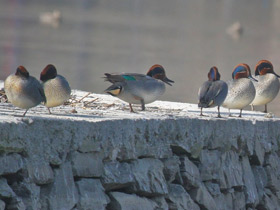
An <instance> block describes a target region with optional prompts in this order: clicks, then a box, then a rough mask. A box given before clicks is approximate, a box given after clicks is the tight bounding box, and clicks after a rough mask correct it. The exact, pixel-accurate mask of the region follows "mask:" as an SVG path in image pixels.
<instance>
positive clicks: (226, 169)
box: [220, 151, 244, 189]
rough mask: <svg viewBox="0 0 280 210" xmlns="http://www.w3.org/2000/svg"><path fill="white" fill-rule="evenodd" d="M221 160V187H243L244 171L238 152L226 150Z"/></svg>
mask: <svg viewBox="0 0 280 210" xmlns="http://www.w3.org/2000/svg"><path fill="white" fill-rule="evenodd" d="M221 161H222V162H221V174H222V176H221V180H220V186H221V189H230V188H232V187H233V188H242V187H243V186H244V183H243V171H242V166H241V163H240V161H239V156H238V154H237V153H236V152H234V151H228V152H225V153H224V154H222V159H221Z"/></svg>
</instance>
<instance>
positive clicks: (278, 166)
mask: <svg viewBox="0 0 280 210" xmlns="http://www.w3.org/2000/svg"><path fill="white" fill-rule="evenodd" d="M265 165H266V167H265V171H266V174H267V179H268V182H267V186H268V187H269V188H270V189H271V190H272V192H277V191H279V189H280V177H279V174H280V158H279V156H278V155H277V154H276V153H272V154H270V155H268V157H267V158H266V160H265Z"/></svg>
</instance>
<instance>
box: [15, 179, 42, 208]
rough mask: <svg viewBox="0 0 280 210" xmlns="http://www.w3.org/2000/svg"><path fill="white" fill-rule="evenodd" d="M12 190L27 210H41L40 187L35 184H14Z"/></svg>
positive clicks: (24, 182)
mask: <svg viewBox="0 0 280 210" xmlns="http://www.w3.org/2000/svg"><path fill="white" fill-rule="evenodd" d="M12 188H13V190H14V192H15V193H16V195H17V196H19V197H20V199H21V200H22V202H23V203H24V206H25V207H26V208H27V209H41V203H40V187H38V186H37V185H36V184H34V183H28V182H26V181H23V182H19V183H18V182H14V183H13V185H12Z"/></svg>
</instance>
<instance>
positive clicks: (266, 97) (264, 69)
mask: <svg viewBox="0 0 280 210" xmlns="http://www.w3.org/2000/svg"><path fill="white" fill-rule="evenodd" d="M255 76H256V79H257V80H258V82H253V84H254V86H255V88H256V96H255V99H254V100H253V101H252V103H251V106H252V110H254V106H260V105H264V106H265V109H264V112H265V113H267V104H268V103H269V102H271V101H272V100H273V99H274V98H275V97H276V96H277V94H278V92H279V87H280V85H279V80H278V78H279V77H280V76H279V75H277V74H276V73H275V72H274V70H273V65H272V63H271V62H269V61H268V60H261V61H259V62H258V63H257V65H256V69H255Z"/></svg>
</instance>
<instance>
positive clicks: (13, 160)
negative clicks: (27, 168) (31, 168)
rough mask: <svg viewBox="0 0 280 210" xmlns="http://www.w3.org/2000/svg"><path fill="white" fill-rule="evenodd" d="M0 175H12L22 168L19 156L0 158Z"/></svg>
mask: <svg viewBox="0 0 280 210" xmlns="http://www.w3.org/2000/svg"><path fill="white" fill-rule="evenodd" d="M0 166H1V167H0V175H5V174H13V173H16V172H18V171H19V170H20V169H22V167H23V160H22V158H21V156H20V155H19V154H16V153H13V154H10V155H3V156H0Z"/></svg>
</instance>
